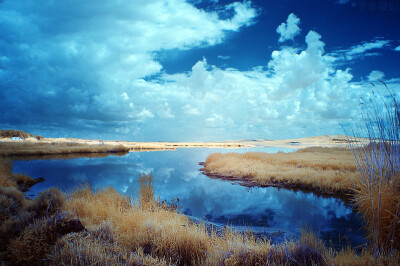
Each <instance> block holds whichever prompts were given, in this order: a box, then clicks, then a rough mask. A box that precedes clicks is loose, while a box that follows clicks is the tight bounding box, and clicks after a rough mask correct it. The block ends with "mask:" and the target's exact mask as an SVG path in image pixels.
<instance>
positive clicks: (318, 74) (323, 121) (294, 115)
mask: <svg viewBox="0 0 400 266" xmlns="http://www.w3.org/2000/svg"><path fill="white" fill-rule="evenodd" d="M399 26H400V2H399V1H397V0H332V1H330V0H325V1H313V0H284V1H272V0H271V1H261V0H257V1H243V2H240V1H239V2H235V1H218V0H207V1H201V0H191V1H183V0H132V1H127V0H125V1H124V0H120V1H94V0H87V1H78V0H70V1H43V2H41V3H40V5H39V4H37V1H35V0H3V1H0V112H1V114H2V115H1V118H0V127H1V128H15V129H23V130H25V131H28V132H31V133H35V134H40V135H45V136H48V137H80V138H100V139H120V140H132V141H194V140H199V141H206V140H227V139H257V138H264V139H282V138H297V137H306V136H313V135H324V134H343V129H342V128H341V126H340V125H341V124H343V125H352V124H354V123H355V122H356V121H357V117H358V114H359V112H360V105H359V103H360V97H363V98H364V99H368V98H369V97H371V92H372V90H373V87H372V86H371V85H370V82H374V83H377V81H378V80H383V81H384V82H386V83H387V84H388V86H389V87H390V88H391V89H392V90H393V91H394V92H398V91H399V90H400V71H399V70H400V30H399ZM374 90H377V91H378V92H379V93H382V94H384V93H385V90H384V89H383V88H382V86H378V88H377V89H374Z"/></svg>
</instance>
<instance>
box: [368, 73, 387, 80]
mask: <svg viewBox="0 0 400 266" xmlns="http://www.w3.org/2000/svg"><path fill="white" fill-rule="evenodd" d="M384 76H385V74H384V73H383V72H382V71H378V70H374V71H371V73H369V75H368V77H367V78H368V81H370V82H372V81H377V80H382V79H383V77H384Z"/></svg>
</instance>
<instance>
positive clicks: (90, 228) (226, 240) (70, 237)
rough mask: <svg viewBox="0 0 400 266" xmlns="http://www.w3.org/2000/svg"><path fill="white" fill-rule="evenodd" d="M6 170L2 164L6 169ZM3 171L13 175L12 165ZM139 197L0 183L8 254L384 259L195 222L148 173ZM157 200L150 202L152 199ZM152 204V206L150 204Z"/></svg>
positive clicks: (0, 249)
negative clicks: (159, 196)
mask: <svg viewBox="0 0 400 266" xmlns="http://www.w3.org/2000/svg"><path fill="white" fill-rule="evenodd" d="M0 169H2V168H0ZM4 169H8V170H7V171H6V173H5V174H4V171H2V172H0V173H1V175H2V178H3V179H5V178H7V177H8V178H9V179H12V176H10V171H9V170H10V169H11V168H10V165H6V166H5V167H4ZM139 183H140V185H141V188H140V189H139V190H140V195H139V196H138V200H139V202H142V203H143V204H137V205H135V204H132V201H131V199H130V198H129V197H128V196H124V195H121V194H119V193H118V192H116V191H115V190H114V189H112V188H108V189H104V190H99V191H97V192H94V191H92V190H91V189H90V188H89V187H84V188H81V189H78V190H76V191H75V192H73V193H72V194H71V195H69V196H68V197H65V195H64V194H63V193H62V192H60V191H59V190H57V189H48V190H46V191H44V192H42V193H41V194H40V195H39V196H38V197H36V198H35V199H34V200H28V199H26V198H25V197H24V196H23V194H22V192H21V191H19V190H18V189H17V188H16V186H15V183H13V182H3V183H2V184H3V186H2V187H1V188H0V212H1V215H0V241H1V243H0V260H1V261H5V262H6V263H10V264H33V265H35V264H40V263H44V262H45V263H48V264H79V265H89V264H94V263H97V264H99V265H105V264H108V265H115V264H132V265H138V264H141V265H157V264H158V265H165V264H176V265H191V264H201V265H256V264H278V265H282V264H288V265H311V264H318V265H324V264H342V265H343V264H346V265H349V264H360V263H361V264H376V263H382V262H386V263H389V264H390V263H392V264H393V263H395V258H390V257H389V258H379V259H378V260H376V259H375V258H374V257H373V256H371V255H370V254H369V253H368V251H364V253H363V254H362V255H361V256H360V255H357V254H356V253H355V252H354V251H352V250H351V249H348V250H343V251H341V252H335V251H333V250H331V249H327V248H326V247H325V246H324V245H323V244H322V242H321V241H320V240H318V239H317V238H316V237H315V235H314V234H313V233H311V232H310V231H309V230H307V229H302V230H301V238H300V239H299V240H298V241H286V242H285V243H283V244H280V245H273V244H271V243H270V242H269V241H268V240H265V239H256V238H255V236H254V235H252V234H251V233H247V234H241V233H237V232H234V231H232V230H230V229H229V228H227V229H224V230H222V231H221V230H220V231H218V232H217V231H216V230H213V229H212V228H211V229H210V228H208V227H206V226H205V225H204V224H202V223H200V224H196V223H194V222H191V221H190V220H189V219H188V218H187V217H186V216H185V215H182V214H180V213H177V212H176V211H174V210H173V209H171V208H167V206H165V205H164V204H159V203H158V202H156V201H154V190H153V187H152V176H151V175H141V176H140V177H139ZM148 204H150V205H148ZM148 206H151V207H148Z"/></svg>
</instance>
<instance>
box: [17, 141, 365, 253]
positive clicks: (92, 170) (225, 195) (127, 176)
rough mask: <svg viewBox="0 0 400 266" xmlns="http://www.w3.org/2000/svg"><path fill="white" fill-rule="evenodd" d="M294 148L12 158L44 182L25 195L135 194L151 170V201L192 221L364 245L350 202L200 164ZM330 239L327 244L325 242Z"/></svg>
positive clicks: (278, 237) (357, 219)
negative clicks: (54, 191) (212, 157)
mask: <svg viewBox="0 0 400 266" xmlns="http://www.w3.org/2000/svg"><path fill="white" fill-rule="evenodd" d="M280 150H281V151H285V152H286V151H291V150H290V149H285V148H249V149H208V148H186V149H178V150H176V151H152V152H131V153H129V154H126V155H124V156H108V157H104V158H75V159H36V160H29V161H27V160H16V161H14V169H15V171H16V172H24V173H25V174H28V175H30V176H32V177H33V178H38V177H44V178H45V181H44V182H42V183H39V184H37V185H35V186H34V187H33V188H32V189H31V190H30V191H28V192H27V196H30V197H32V196H34V195H36V194H37V193H38V192H40V191H41V190H43V189H45V188H48V187H58V188H60V189H61V190H63V191H65V192H69V191H71V190H72V189H74V188H76V187H77V186H79V185H81V184H83V183H87V184H89V185H90V186H92V187H93V188H95V189H98V188H104V187H107V186H111V187H113V188H115V189H116V190H118V191H120V192H121V193H127V194H130V193H132V191H135V190H137V188H138V181H137V176H138V175H139V174H140V173H150V172H152V173H153V179H154V190H155V194H156V197H160V199H161V200H166V201H168V202H170V201H171V200H172V199H177V198H179V205H181V206H182V208H181V211H182V212H183V213H185V214H186V215H188V216H191V217H192V218H193V219H201V220H204V221H208V222H210V223H212V224H216V225H221V226H224V225H227V224H229V225H231V226H233V227H234V228H236V229H238V230H248V229H251V230H253V231H254V232H256V233H258V234H264V235H267V236H271V234H272V236H275V237H276V239H278V240H282V239H283V238H284V237H287V238H289V237H291V236H294V237H296V236H298V235H299V225H307V226H311V227H312V229H313V230H314V231H315V232H317V233H318V235H319V237H320V238H322V239H323V240H325V241H327V243H331V244H332V245H333V246H346V245H347V244H349V243H351V244H352V246H358V245H360V244H363V243H364V242H365V240H364V238H363V236H362V235H363V232H362V231H360V228H361V220H360V218H359V217H358V216H357V215H356V214H355V213H354V212H353V210H352V207H351V205H349V204H346V203H344V202H343V201H342V200H340V199H336V198H324V197H321V196H317V195H315V194H313V193H304V192H300V191H297V192H294V191H290V190H286V189H277V188H247V187H244V186H240V185H238V184H237V183H233V182H229V181H223V180H216V179H211V178H209V177H207V176H205V175H203V174H202V173H201V172H200V171H199V169H200V168H201V167H202V166H201V165H199V164H198V163H199V162H204V161H205V160H206V158H207V156H208V155H209V154H211V153H214V152H222V153H226V152H248V151H264V152H277V151H280ZM330 240H331V241H330Z"/></svg>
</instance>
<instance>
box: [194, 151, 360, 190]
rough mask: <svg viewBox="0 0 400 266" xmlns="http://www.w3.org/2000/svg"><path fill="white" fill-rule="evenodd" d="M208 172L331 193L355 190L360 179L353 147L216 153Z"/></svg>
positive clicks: (259, 183)
mask: <svg viewBox="0 0 400 266" xmlns="http://www.w3.org/2000/svg"><path fill="white" fill-rule="evenodd" d="M202 170H203V171H204V172H205V173H206V174H207V175H210V176H215V177H222V178H226V179H238V180H241V181H244V183H245V184H247V185H257V186H282V187H289V188H303V189H304V188H307V189H312V190H313V191H319V192H323V193H328V194H343V193H351V192H352V191H353V184H354V182H355V180H357V179H358V174H357V171H356V166H355V164H354V160H353V157H352V152H351V150H350V149H345V148H319V147H316V148H305V149H300V150H297V151H295V152H289V153H283V152H279V153H273V154H272V153H263V152H248V153H244V154H239V153H226V154H221V153H214V154H211V155H210V156H208V158H207V160H206V162H205V164H204V168H203V169H202Z"/></svg>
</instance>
